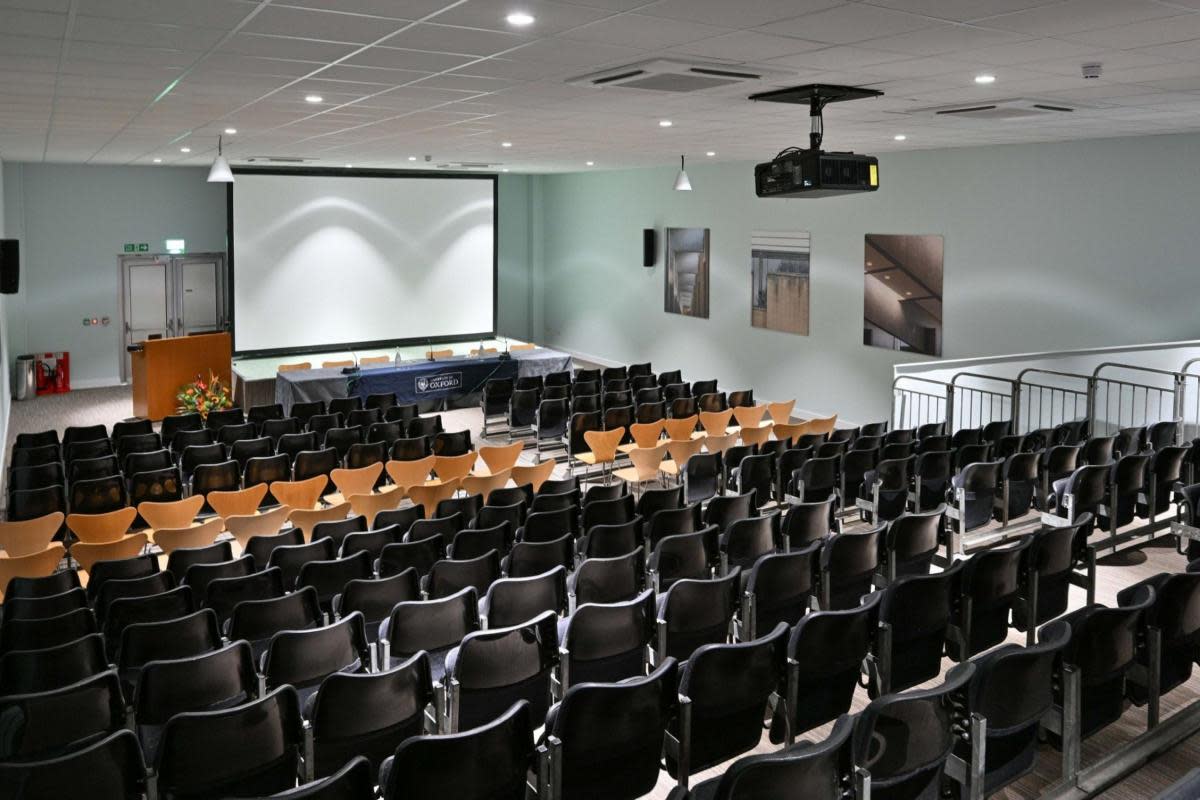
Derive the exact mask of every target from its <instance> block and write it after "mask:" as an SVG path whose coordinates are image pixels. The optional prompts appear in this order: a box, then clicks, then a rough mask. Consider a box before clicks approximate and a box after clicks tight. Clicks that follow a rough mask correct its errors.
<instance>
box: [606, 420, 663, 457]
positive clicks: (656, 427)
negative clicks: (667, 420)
mask: <svg viewBox="0 0 1200 800" xmlns="http://www.w3.org/2000/svg"><path fill="white" fill-rule="evenodd" d="M663 422H664V420H661V419H660V420H658V421H657V422H635V423H633V424H632V425H630V426H629V435H630V436H632V437H633V441H632V442H630V443H628V444H623V445H621V446H620V447H618V448H617V449H618V450H620V451H621V452H622V453H628V452H630V451H631V450H635V449H638V448H641V449H643V450H648V449H650V448H652V447H657V446H658V442H659V440H660V439H661V438H662V433H663V427H664V426H663Z"/></svg>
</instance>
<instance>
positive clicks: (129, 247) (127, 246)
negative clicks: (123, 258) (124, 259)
mask: <svg viewBox="0 0 1200 800" xmlns="http://www.w3.org/2000/svg"><path fill="white" fill-rule="evenodd" d="M135 250H137V245H136V244H134V243H133V242H126V243H125V252H126V253H132V252H134V251H135Z"/></svg>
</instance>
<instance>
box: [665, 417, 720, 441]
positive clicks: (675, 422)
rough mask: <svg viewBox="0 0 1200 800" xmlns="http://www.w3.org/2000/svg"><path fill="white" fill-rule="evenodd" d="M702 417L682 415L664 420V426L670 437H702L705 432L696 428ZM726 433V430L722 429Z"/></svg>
mask: <svg viewBox="0 0 1200 800" xmlns="http://www.w3.org/2000/svg"><path fill="white" fill-rule="evenodd" d="M699 420H700V418H699V417H698V416H697V415H695V414H692V415H691V416H690V417H680V418H679V419H667V420H663V427H664V428H665V429H666V431H667V438H668V439H702V438H703V437H704V434H703V433H702V432H701V431H698V430H696V423H697V422H698V421H699ZM722 433H724V431H722Z"/></svg>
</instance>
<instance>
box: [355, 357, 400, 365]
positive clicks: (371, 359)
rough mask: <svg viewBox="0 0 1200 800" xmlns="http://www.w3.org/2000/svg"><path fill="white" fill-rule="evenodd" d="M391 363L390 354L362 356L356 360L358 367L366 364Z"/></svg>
mask: <svg viewBox="0 0 1200 800" xmlns="http://www.w3.org/2000/svg"><path fill="white" fill-rule="evenodd" d="M390 363H392V357H391V356H363V357H362V358H360V359H359V360H358V365H359V366H360V367H365V366H366V365H368V364H390Z"/></svg>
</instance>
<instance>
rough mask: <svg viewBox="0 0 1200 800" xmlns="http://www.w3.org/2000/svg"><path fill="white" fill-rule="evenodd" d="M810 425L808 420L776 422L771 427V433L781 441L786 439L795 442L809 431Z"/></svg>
mask: <svg viewBox="0 0 1200 800" xmlns="http://www.w3.org/2000/svg"><path fill="white" fill-rule="evenodd" d="M810 427H811V426H810V424H809V422H808V420H805V421H804V422H776V423H775V424H774V425H773V426H772V427H771V433H772V434H773V435H774V436H775V438H776V439H778V440H779V441H781V442H782V441H784V440H791V441H793V442H795V441H796V440H797V439H799V438H800V437H801V436H803V435H804V434H806V433H808V432H809V428H810Z"/></svg>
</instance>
